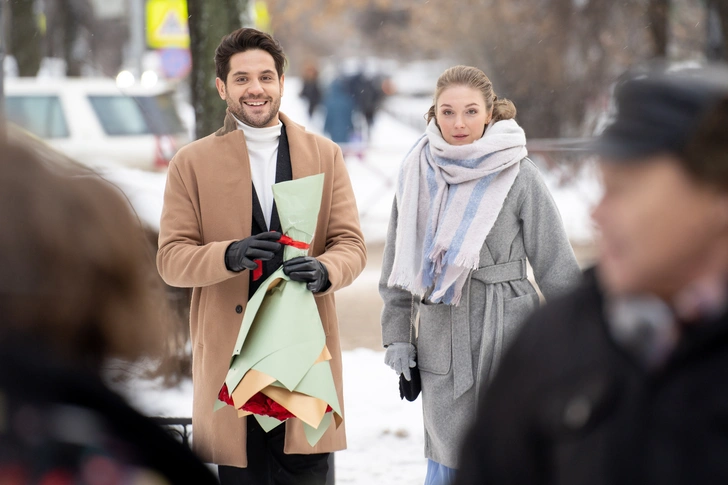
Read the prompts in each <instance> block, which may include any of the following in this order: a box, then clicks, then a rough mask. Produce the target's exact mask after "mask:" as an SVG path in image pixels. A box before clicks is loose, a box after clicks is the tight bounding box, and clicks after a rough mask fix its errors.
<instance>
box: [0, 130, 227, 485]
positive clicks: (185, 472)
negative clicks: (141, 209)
mask: <svg viewBox="0 0 728 485" xmlns="http://www.w3.org/2000/svg"><path fill="white" fill-rule="evenodd" d="M29 143H31V142H29V141H27V140H26V141H25V142H24V143H23V144H21V142H19V141H9V142H8V141H2V142H0V154H2V155H0V227H2V236H1V237H0V369H2V371H0V483H3V484H6V483H7V484H59V485H63V484H69V485H70V484H89V485H90V484H94V483H105V484H110V485H111V484H160V485H161V484H187V483H196V484H197V483H199V484H204V483H210V484H212V483H215V477H214V476H213V475H212V474H211V473H210V472H209V471H208V469H207V468H206V467H205V466H204V465H203V464H202V463H201V462H200V461H198V460H197V459H196V458H195V456H194V455H193V454H192V452H191V451H190V450H189V449H188V448H187V447H186V446H183V445H182V444H181V443H178V442H177V441H175V440H174V439H173V438H172V437H171V436H169V435H168V434H167V432H165V431H164V430H162V429H160V428H158V427H157V426H156V425H155V424H154V423H152V422H151V421H150V420H149V419H148V418H146V417H144V416H142V415H140V414H138V413H137V412H136V411H134V410H133V409H131V408H130V407H129V406H128V405H127V404H126V403H125V402H124V400H123V399H122V398H121V397H119V396H118V395H116V394H114V393H113V392H111V391H110V390H109V389H107V388H106V387H105V385H104V384H103V383H102V380H101V376H100V373H101V370H102V366H103V365H104V364H106V363H107V362H108V361H109V360H110V359H123V360H128V361H131V360H135V359H138V358H141V357H154V356H157V355H158V351H159V350H161V345H162V339H163V338H164V336H165V334H166V332H167V327H166V326H165V325H164V323H163V322H164V317H165V312H164V307H165V296H164V292H163V291H162V288H161V280H160V279H159V278H158V277H156V275H155V274H154V269H155V268H154V259H153V252H151V250H150V249H151V248H150V247H149V246H148V244H147V242H146V241H145V239H144V234H143V231H142V228H141V225H140V224H139V220H138V219H137V218H136V217H135V216H134V215H133V213H132V211H131V209H130V206H129V204H128V202H127V201H126V200H125V199H124V198H123V196H122V195H121V193H120V192H119V191H118V190H117V189H115V188H114V187H113V186H111V185H110V184H108V183H106V182H104V181H102V180H101V179H100V178H99V177H97V176H95V175H94V174H93V173H91V172H89V171H88V170H84V171H81V169H70V168H67V166H66V168H62V166H61V165H54V163H53V162H54V160H44V161H43V162H42V161H41V159H40V158H39V156H38V154H37V153H36V152H35V151H33V150H32V149H31V148H29V146H30V145H28V144H29ZM59 157H60V156H59ZM44 162H45V163H44Z"/></svg>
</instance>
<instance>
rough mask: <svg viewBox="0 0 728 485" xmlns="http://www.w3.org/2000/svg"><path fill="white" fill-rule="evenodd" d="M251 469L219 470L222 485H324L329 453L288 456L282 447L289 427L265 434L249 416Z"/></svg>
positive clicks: (249, 460)
mask: <svg viewBox="0 0 728 485" xmlns="http://www.w3.org/2000/svg"><path fill="white" fill-rule="evenodd" d="M247 422H248V442H247V450H248V467H247V468H237V467H233V466H219V467H218V473H219V475H220V484H221V485H325V484H326V474H327V473H328V471H329V461H328V460H329V455H330V454H329V453H321V454H316V455H286V454H285V453H283V445H284V443H285V438H286V426H285V425H281V426H278V427H277V428H276V429H274V430H272V431H271V432H270V433H266V432H265V431H263V429H262V428H261V427H260V425H259V424H258V421H257V420H256V419H255V418H254V417H252V416H249V417H248V418H247Z"/></svg>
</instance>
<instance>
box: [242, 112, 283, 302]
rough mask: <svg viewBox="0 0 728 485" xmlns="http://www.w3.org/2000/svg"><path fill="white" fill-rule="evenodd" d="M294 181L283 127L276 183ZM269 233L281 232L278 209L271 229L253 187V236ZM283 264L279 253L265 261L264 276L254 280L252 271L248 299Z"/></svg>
mask: <svg viewBox="0 0 728 485" xmlns="http://www.w3.org/2000/svg"><path fill="white" fill-rule="evenodd" d="M292 179H293V169H292V168H291V153H290V151H289V148H288V136H287V135H286V127H285V125H284V126H282V127H281V137H280V139H279V140H278V159H277V161H276V183H279V182H287V181H288V180H292ZM268 231H278V232H280V231H281V221H280V219H279V217H278V209H277V207H276V205H275V203H274V204H273V213H272V214H271V219H270V229H268V227H267V225H266V223H265V216H264V215H263V209H262V208H261V205H260V200H258V194H257V192H256V191H255V186H253V223H252V227H251V233H250V234H251V235H253V236H255V235H256V234H260V233H263V232H268ZM282 264H283V251H281V252H280V253H278V254H277V255H276V257H274V258H273V259H271V260H270V261H263V276H261V277H260V278H258V279H257V280H254V279H253V272H252V271H250V289H249V291H248V299H250V297H252V296H253V295H254V294H255V292H256V290H257V289H258V287H260V285H261V283H263V282H264V281H265V280H266V278H268V277H269V276H270V275H271V274H273V272H274V271H275V270H277V269H278V268H280V266H281V265H282Z"/></svg>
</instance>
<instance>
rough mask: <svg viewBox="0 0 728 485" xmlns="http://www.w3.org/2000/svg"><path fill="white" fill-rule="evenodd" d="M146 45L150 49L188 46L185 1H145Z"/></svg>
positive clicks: (188, 36) (188, 37)
mask: <svg viewBox="0 0 728 485" xmlns="http://www.w3.org/2000/svg"><path fill="white" fill-rule="evenodd" d="M147 44H148V45H149V47H151V48H152V49H164V48H167V47H183V48H187V47H189V46H190V30H189V27H188V24H187V0H147Z"/></svg>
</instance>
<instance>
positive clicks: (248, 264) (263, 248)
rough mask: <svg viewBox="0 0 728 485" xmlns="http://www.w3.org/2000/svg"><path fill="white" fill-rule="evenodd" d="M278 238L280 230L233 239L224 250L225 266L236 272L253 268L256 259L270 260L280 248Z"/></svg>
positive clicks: (255, 266) (255, 265)
mask: <svg viewBox="0 0 728 485" xmlns="http://www.w3.org/2000/svg"><path fill="white" fill-rule="evenodd" d="M280 238H281V233H280V232H274V231H271V232H263V233H260V234H256V235H255V236H250V237H246V238H245V239H241V240H240V241H235V242H234V243H232V244H231V245H230V246H228V247H227V249H226V250H225V267H226V268H227V269H228V270H230V271H235V272H236V273H238V272H240V271H242V270H244V269H249V270H251V271H252V270H254V269H255V268H257V267H258V265H257V264H256V263H255V260H256V259H259V260H261V261H268V260H271V259H273V257H274V256H275V255H276V253H277V252H279V251H280V250H281V247H282V245H281V243H279V242H278V240H279V239H280Z"/></svg>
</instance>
